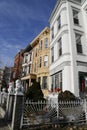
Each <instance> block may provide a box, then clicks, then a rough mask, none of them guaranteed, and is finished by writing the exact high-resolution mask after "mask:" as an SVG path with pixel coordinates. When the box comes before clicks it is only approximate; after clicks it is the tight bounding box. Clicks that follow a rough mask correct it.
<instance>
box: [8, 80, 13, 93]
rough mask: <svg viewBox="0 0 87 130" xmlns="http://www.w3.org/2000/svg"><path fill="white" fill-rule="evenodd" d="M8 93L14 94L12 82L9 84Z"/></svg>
mask: <svg viewBox="0 0 87 130" xmlns="http://www.w3.org/2000/svg"><path fill="white" fill-rule="evenodd" d="M8 93H9V94H14V82H10V83H9V88H8Z"/></svg>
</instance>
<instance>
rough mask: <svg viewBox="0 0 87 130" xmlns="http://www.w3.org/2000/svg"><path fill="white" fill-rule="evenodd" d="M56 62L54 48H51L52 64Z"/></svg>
mask: <svg viewBox="0 0 87 130" xmlns="http://www.w3.org/2000/svg"><path fill="white" fill-rule="evenodd" d="M53 62H54V47H52V48H51V63H53Z"/></svg>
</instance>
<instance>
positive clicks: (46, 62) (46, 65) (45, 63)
mask: <svg viewBox="0 0 87 130" xmlns="http://www.w3.org/2000/svg"><path fill="white" fill-rule="evenodd" d="M45 57H47V61H46V60H45ZM44 66H45V67H48V55H45V56H44Z"/></svg>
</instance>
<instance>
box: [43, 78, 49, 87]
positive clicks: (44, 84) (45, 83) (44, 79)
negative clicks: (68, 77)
mask: <svg viewBox="0 0 87 130" xmlns="http://www.w3.org/2000/svg"><path fill="white" fill-rule="evenodd" d="M47 78H48V77H47V76H43V78H42V89H47ZM44 81H45V82H44Z"/></svg>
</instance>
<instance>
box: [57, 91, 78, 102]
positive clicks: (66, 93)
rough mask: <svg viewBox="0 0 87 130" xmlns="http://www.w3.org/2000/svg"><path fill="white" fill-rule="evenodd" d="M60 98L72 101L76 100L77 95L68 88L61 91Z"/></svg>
mask: <svg viewBox="0 0 87 130" xmlns="http://www.w3.org/2000/svg"><path fill="white" fill-rule="evenodd" d="M58 100H61V101H71V100H76V97H75V95H74V94H73V93H71V92H70V91H68V90H66V91H64V92H61V93H59V96H58Z"/></svg>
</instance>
